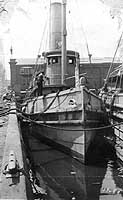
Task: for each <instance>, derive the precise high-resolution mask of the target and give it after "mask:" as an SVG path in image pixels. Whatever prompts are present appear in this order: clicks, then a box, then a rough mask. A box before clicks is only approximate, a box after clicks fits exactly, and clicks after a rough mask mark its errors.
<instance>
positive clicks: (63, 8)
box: [61, 0, 67, 85]
mask: <svg viewBox="0 0 123 200" xmlns="http://www.w3.org/2000/svg"><path fill="white" fill-rule="evenodd" d="M66 4H67V0H62V60H61V61H62V67H61V84H62V85H65V74H66V64H67V56H66V54H67V51H66V36H67V30H66Z"/></svg>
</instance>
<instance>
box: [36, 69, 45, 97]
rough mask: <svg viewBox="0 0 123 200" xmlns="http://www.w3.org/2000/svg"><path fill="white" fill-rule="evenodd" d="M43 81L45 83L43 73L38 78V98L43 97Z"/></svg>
mask: <svg viewBox="0 0 123 200" xmlns="http://www.w3.org/2000/svg"><path fill="white" fill-rule="evenodd" d="M43 81H44V76H43V73H42V72H41V73H40V74H39V75H38V77H37V86H38V96H41V95H42V89H43Z"/></svg>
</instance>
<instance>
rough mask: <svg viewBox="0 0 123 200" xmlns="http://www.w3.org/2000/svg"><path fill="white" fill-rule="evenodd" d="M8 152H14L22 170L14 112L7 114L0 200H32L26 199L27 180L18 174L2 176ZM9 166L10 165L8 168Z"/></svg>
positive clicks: (8, 157) (20, 149)
mask: <svg viewBox="0 0 123 200" xmlns="http://www.w3.org/2000/svg"><path fill="white" fill-rule="evenodd" d="M11 108H15V105H14V104H12V105H11ZM13 112H14V113H13ZM10 152H14V155H15V157H16V159H17V161H18V165H19V168H23V169H24V159H23V151H22V145H21V139H20V130H19V126H18V120H17V115H16V111H15V110H14V111H10V114H9V120H8V127H7V135H6V141H5V148H4V154H3V162H2V172H1V180H0V199H16V200H17V199H24V200H26V199H32V198H31V196H30V197H27V183H26V182H27V180H26V177H25V175H23V174H21V173H20V174H19V176H17V177H16V176H15V175H12V177H9V176H11V175H10V174H9V173H8V174H3V172H5V168H6V167H7V166H8V162H9V161H10ZM11 166H12V165H11V164H10V168H11ZM16 175H17V174H16Z"/></svg>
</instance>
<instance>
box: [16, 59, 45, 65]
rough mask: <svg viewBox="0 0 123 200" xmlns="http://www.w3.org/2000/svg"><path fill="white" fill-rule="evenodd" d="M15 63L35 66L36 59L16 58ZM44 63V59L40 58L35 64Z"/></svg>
mask: <svg viewBox="0 0 123 200" xmlns="http://www.w3.org/2000/svg"><path fill="white" fill-rule="evenodd" d="M16 62H17V65H35V64H36V62H37V61H36V58H17V59H16ZM44 62H45V61H44V59H43V58H40V59H39V60H38V63H37V64H43V63H44Z"/></svg>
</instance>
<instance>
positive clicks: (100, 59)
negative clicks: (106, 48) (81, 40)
mask: <svg viewBox="0 0 123 200" xmlns="http://www.w3.org/2000/svg"><path fill="white" fill-rule="evenodd" d="M112 60H113V58H112V57H97V58H96V57H92V58H91V63H94V64H95V63H111V62H112ZM82 63H86V64H87V63H88V64H89V63H90V62H89V58H80V64H82ZM114 63H122V61H121V59H120V58H118V57H117V58H115V59H114Z"/></svg>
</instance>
